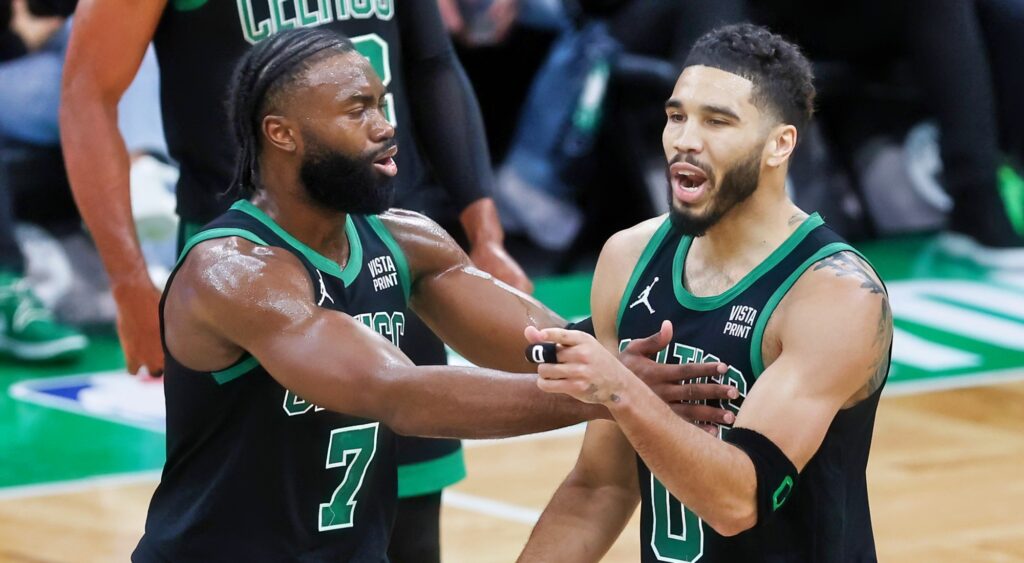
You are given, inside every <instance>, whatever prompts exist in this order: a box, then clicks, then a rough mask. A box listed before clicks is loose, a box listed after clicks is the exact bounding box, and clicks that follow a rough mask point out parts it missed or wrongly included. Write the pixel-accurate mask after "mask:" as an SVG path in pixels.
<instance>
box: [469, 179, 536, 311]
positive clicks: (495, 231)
mask: <svg viewBox="0 0 1024 563" xmlns="http://www.w3.org/2000/svg"><path fill="white" fill-rule="evenodd" d="M459 222H460V223H462V229H463V230H464V231H466V238H468V239H469V258H470V259H471V260H473V263H474V264H475V265H476V267H478V268H480V269H481V270H483V271H485V272H487V273H489V274H491V275H492V276H494V277H496V278H498V279H499V280H501V281H503V282H505V283H507V284H508V285H510V286H512V287H514V288H516V289H518V290H519V291H522V292H525V293H533V283H531V282H530V278H528V277H526V273H524V272H523V269H522V268H520V267H519V264H516V261H515V260H513V259H512V257H511V256H509V254H508V252H506V251H505V245H504V244H502V241H504V240H505V231H504V230H503V229H502V228H501V219H500V218H499V217H498V207H497V206H496V205H494V200H493V199H491V198H489V197H484V198H480V199H478V200H476V201H474V202H473V203H471V204H469V205H467V206H466V208H465V209H463V210H462V213H460V214H459Z"/></svg>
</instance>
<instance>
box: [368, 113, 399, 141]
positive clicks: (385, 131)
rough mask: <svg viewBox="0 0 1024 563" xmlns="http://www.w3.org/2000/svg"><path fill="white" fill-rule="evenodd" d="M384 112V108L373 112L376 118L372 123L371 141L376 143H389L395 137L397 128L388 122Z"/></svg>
mask: <svg viewBox="0 0 1024 563" xmlns="http://www.w3.org/2000/svg"><path fill="white" fill-rule="evenodd" d="M384 111H385V110H384V108H380V109H378V110H377V111H375V112H373V113H374V118H373V121H372V122H371V123H370V139H371V140H372V141H373V142H375V143H380V142H384V141H389V140H391V139H392V138H394V136H395V126H394V125H391V122H389V121H388V119H387V116H385V115H384Z"/></svg>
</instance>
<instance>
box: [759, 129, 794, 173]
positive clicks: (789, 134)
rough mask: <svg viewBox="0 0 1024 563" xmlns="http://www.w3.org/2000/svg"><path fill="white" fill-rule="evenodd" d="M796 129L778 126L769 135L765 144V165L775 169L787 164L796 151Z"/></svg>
mask: <svg viewBox="0 0 1024 563" xmlns="http://www.w3.org/2000/svg"><path fill="white" fill-rule="evenodd" d="M796 139H797V133H796V127H793V126H792V125H778V126H776V127H775V128H774V129H772V131H771V133H769V135H768V142H767V143H766V144H765V155H764V163H765V164H766V165H768V166H771V167H773V168H777V167H779V166H782V165H783V164H785V163H786V162H787V161H788V160H789V157H790V155H792V154H793V151H794V150H795V149H796Z"/></svg>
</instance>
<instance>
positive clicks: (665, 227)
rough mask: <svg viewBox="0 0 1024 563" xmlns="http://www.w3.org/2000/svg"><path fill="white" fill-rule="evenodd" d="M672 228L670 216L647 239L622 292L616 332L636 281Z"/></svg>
mask: <svg viewBox="0 0 1024 563" xmlns="http://www.w3.org/2000/svg"><path fill="white" fill-rule="evenodd" d="M671 230H672V221H671V220H669V218H668V217H665V220H664V221H662V222H661V225H660V226H659V227H658V230H656V231H654V235H653V236H652V237H651V240H649V241H647V246H646V247H644V252H643V254H641V255H640V260H638V261H637V263H636V266H634V267H633V274H632V275H631V276H630V277H629V282H628V283H627V284H626V289H625V291H623V292H622V300H621V302H620V303H619V316H617V317H615V334H618V333H619V325H620V324H622V315H625V314H626V303H628V302H629V298H630V296H632V295H633V289H634V288H635V287H636V282H637V281H639V280H640V276H641V275H643V273H644V270H646V269H647V264H648V262H650V261H651V258H652V257H653V256H654V253H655V252H657V251H658V248H659V247H660V246H661V241H663V240H665V237H666V236H667V235H668V233H669V231H671Z"/></svg>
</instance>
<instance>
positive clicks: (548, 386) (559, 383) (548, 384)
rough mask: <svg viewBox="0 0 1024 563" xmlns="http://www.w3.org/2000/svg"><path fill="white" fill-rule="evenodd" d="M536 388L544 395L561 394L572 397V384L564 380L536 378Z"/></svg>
mask: <svg viewBox="0 0 1024 563" xmlns="http://www.w3.org/2000/svg"><path fill="white" fill-rule="evenodd" d="M537 388H538V389H540V390H541V391H544V392H545V393H561V394H563V395H570V396H571V395H572V393H571V391H572V390H573V389H574V387H573V385H572V383H571V382H568V381H565V380H564V379H544V378H541V377H538V378H537Z"/></svg>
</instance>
